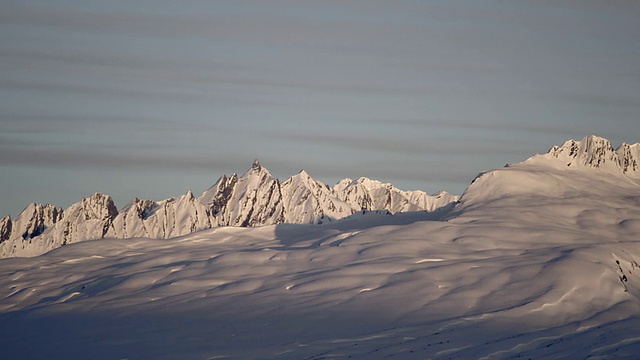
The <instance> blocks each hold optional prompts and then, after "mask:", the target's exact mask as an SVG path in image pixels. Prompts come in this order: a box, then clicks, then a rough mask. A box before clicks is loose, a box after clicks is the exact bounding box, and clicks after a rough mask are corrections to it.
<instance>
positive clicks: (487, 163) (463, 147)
mask: <svg viewBox="0 0 640 360" xmlns="http://www.w3.org/2000/svg"><path fill="white" fill-rule="evenodd" d="M639 18H640V3H639V2H637V1H622V0H612V1H594V0H580V1H578V0H575V1H518V2H514V1H449V0H447V1H369V0H366V1H365V0H363V1H350V2H343V1H307V2H301V1H150V0H148V1H108V2H106V1H87V0H83V1H80V0H77V1H73V0H70V1H63V0H47V1H28V2H27V1H4V2H2V4H0V126H1V128H2V130H1V131H0V183H1V186H0V216H3V215H8V214H11V215H16V214H17V213H18V212H20V211H21V210H22V208H23V207H24V206H25V205H26V204H27V203H29V202H42V203H46V202H50V203H53V204H55V205H57V206H63V207H66V206H68V205H70V204H71V203H73V202H75V201H77V200H79V199H80V198H82V197H85V196H88V195H90V194H91V193H93V192H96V191H100V192H104V193H107V194H110V195H112V196H114V198H115V199H116V202H117V205H118V206H123V205H124V204H125V203H126V202H127V201H128V200H129V199H131V198H132V197H134V196H139V197H145V198H151V199H163V198H166V197H169V196H175V195H179V194H181V193H184V192H186V191H187V190H189V189H191V190H193V191H195V192H196V193H197V192H201V191H204V190H205V189H206V188H207V187H208V186H210V185H212V184H213V182H214V181H215V180H216V179H217V178H218V177H219V176H220V175H222V174H225V173H226V174H230V173H232V172H239V173H242V172H244V171H245V170H246V169H248V168H249V166H250V164H251V162H252V161H253V159H254V158H259V159H260V160H261V162H262V163H263V164H264V165H265V166H266V167H267V168H269V169H270V170H271V172H272V173H273V174H274V175H275V176H276V177H279V178H281V179H285V178H287V177H288V176H290V175H293V174H295V173H297V172H298V171H299V170H300V169H301V168H304V169H306V170H307V171H308V172H309V173H310V174H311V175H312V176H314V177H316V178H318V179H320V180H322V181H324V182H326V183H328V184H333V183H335V182H336V181H338V180H339V179H341V178H343V177H352V178H353V177H359V176H367V177H371V178H376V179H379V180H382V181H386V182H392V183H394V184H395V185H396V186H398V187H400V188H405V189H423V190H426V191H428V192H435V191H437V190H439V189H444V190H448V191H450V192H454V193H461V192H462V191H463V190H464V189H465V188H466V186H467V185H468V184H469V182H470V181H471V180H472V179H473V178H474V177H475V175H476V174H477V173H478V172H480V171H482V170H487V169H491V168H496V167H500V166H502V165H504V164H505V163H508V162H517V161H521V160H524V159H526V158H527V157H529V156H531V155H533V154H535V153H539V152H544V151H546V150H547V149H548V148H549V147H550V146H552V145H554V144H559V143H562V142H563V141H564V140H566V139H569V138H582V137H583V136H585V135H589V134H597V135H601V136H604V137H607V138H609V139H610V140H611V141H612V142H613V143H614V146H616V145H617V144H619V143H621V142H628V143H633V142H638V141H640V133H639V132H638V130H639V129H640V121H639V120H640V67H639V66H638V64H640V37H639V36H638V34H640V21H638V19H639Z"/></svg>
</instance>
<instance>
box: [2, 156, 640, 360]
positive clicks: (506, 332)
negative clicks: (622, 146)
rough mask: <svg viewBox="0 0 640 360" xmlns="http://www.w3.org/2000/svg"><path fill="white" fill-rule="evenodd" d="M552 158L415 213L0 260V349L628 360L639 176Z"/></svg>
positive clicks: (6, 352) (16, 352)
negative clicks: (436, 208) (437, 207)
mask: <svg viewBox="0 0 640 360" xmlns="http://www.w3.org/2000/svg"><path fill="white" fill-rule="evenodd" d="M565 160H566V159H559V158H557V157H555V156H552V155H540V156H536V157H533V158H532V159H529V160H527V161H525V162H523V163H519V164H512V165H510V166H508V167H505V168H502V169H497V170H493V171H489V172H486V173H484V174H482V175H481V176H479V177H478V178H476V180H475V181H474V182H473V183H472V184H471V185H470V186H469V188H468V189H467V191H466V192H465V193H464V194H463V196H462V198H461V199H460V202H459V203H458V204H457V205H456V206H455V207H454V208H453V209H441V210H440V211H436V212H431V213H428V212H409V213H400V214H396V215H388V213H377V212H364V213H362V212H359V213H357V214H354V215H352V216H350V217H347V218H344V219H342V220H337V221H332V222H325V223H323V224H322V225H311V224H277V225H269V226H262V227H252V228H237V227H217V228H211V229H207V230H203V231H199V232H194V233H191V234H188V235H184V236H181V237H178V238H174V239H170V240H158V239H145V238H130V239H102V240H96V241H85V242H80V243H77V244H73V245H69V246H65V247H63V248H60V249H57V250H54V251H52V252H50V253H48V254H46V255H43V256H39V257H33V258H22V259H17V258H12V259H3V260H0V289H4V290H3V291H4V293H2V294H1V296H0V298H1V300H0V324H2V325H1V326H0V349H2V354H3V356H7V357H8V358H21V359H30V358H31V359H37V358H72V359H84V358H87V357H91V358H98V359H100V358H104V359H113V358H128V359H142V358H163V359H184V358H194V359H218V358H229V359H247V358H255V359H258V358H264V359H267V358H278V359H326V358H359V359H383V358H385V359H386V358H398V359H431V358H433V359H505V358H524V359H541V358H553V359H565V358H580V359H584V358H589V359H616V358H625V359H634V358H637V354H640V330H639V329H640V316H639V314H640V265H639V264H640V241H639V240H640V238H639V237H640V184H639V183H638V179H637V178H636V177H634V176H630V174H629V173H628V172H624V171H619V169H614V168H606V167H603V166H599V167H588V166H576V167H573V166H566V163H565V162H564V161H565ZM299 181H304V179H299ZM247 188H248V187H247ZM324 191H325V190H322V191H318V192H317V193H316V194H319V193H322V192H324ZM300 198H302V197H300ZM307 199H308V198H307Z"/></svg>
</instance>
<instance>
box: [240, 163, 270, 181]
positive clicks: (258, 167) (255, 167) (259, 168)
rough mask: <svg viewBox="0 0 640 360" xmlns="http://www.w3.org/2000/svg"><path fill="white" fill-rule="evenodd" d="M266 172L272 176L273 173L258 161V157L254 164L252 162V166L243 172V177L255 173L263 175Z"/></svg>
mask: <svg viewBox="0 0 640 360" xmlns="http://www.w3.org/2000/svg"><path fill="white" fill-rule="evenodd" d="M265 174H266V175H268V176H271V173H270V172H269V170H268V169H267V168H266V167H264V166H263V165H262V164H260V161H258V159H256V160H254V161H253V164H251V168H250V169H249V170H247V171H246V172H245V173H244V174H242V176H241V178H247V177H250V176H255V175H258V176H262V175H265ZM234 175H235V174H234Z"/></svg>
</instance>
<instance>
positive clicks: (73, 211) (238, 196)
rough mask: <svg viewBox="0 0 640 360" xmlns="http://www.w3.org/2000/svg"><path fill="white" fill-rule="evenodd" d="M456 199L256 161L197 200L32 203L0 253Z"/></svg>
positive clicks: (8, 227)
mask: <svg viewBox="0 0 640 360" xmlns="http://www.w3.org/2000/svg"><path fill="white" fill-rule="evenodd" d="M457 199H458V197H457V196H454V195H450V194H448V193H446V192H440V193H438V194H436V195H433V196H431V195H428V194H427V193H425V192H423V191H403V190H399V189H397V188H395V187H394V186H392V185H391V184H383V183H381V182H379V181H375V180H370V179H367V178H360V179H358V180H355V181H353V180H351V179H345V180H342V181H340V182H339V183H338V184H337V185H336V186H335V187H333V188H331V187H329V186H328V185H326V184H324V183H322V182H321V181H319V180H316V179H313V178H312V177H311V176H310V175H309V174H307V173H306V172H305V171H301V172H300V173H298V174H297V175H294V176H292V177H291V178H289V179H288V180H286V181H284V182H282V183H281V182H280V180H278V179H276V178H274V177H273V176H272V175H271V173H270V172H269V170H267V169H266V168H265V167H264V166H262V165H261V164H260V163H259V162H258V161H257V160H256V161H255V162H254V163H253V165H252V166H251V168H250V169H249V170H248V171H247V172H246V173H244V174H243V175H242V176H240V177H238V175H236V174H233V175H231V176H226V175H224V176H222V177H221V178H220V179H219V180H218V181H217V182H216V183H215V184H214V185H213V186H212V187H211V188H209V189H208V190H207V191H205V192H204V193H203V194H202V195H201V196H200V197H198V198H196V197H195V196H194V195H193V194H192V193H191V191H189V192H188V193H187V194H185V195H182V196H178V197H174V198H169V199H166V200H162V201H152V200H142V199H138V198H135V199H133V200H132V201H131V202H130V203H129V204H127V205H125V206H124V207H123V208H122V209H120V210H119V211H118V210H117V209H116V206H115V204H114V202H113V199H112V198H111V197H109V196H107V195H103V194H99V193H96V194H94V195H92V196H90V197H88V198H85V199H83V200H81V201H80V202H78V203H76V204H73V205H72V206H71V207H69V208H68V209H66V210H62V209H59V208H55V207H54V206H52V205H38V204H31V205H29V206H28V207H27V208H26V209H25V210H24V211H23V212H22V213H21V214H20V215H19V216H18V217H17V218H16V220H15V221H12V220H11V218H10V217H5V218H3V219H2V220H0V257H9V256H35V255H39V254H42V253H44V252H46V251H49V250H52V249H55V248H58V247H60V246H63V245H66V244H71V243H76V242H80V241H85V240H93V239H102V238H111V237H113V238H133V237H146V238H154V239H167V238H172V237H176V236H182V235H186V234H189V233H192V232H194V231H199V230H204V229H208V228H211V227H217V226H238V227H248V226H262V225H275V224H282V223H294V224H321V223H325V222H330V221H334V220H337V219H341V218H344V217H346V216H350V215H352V214H354V213H356V212H360V211H363V210H366V211H371V210H385V211H388V212H391V213H397V212H406V211H434V210H436V209H438V208H440V207H443V206H446V205H448V204H450V203H453V202H455V201H456V200H457Z"/></svg>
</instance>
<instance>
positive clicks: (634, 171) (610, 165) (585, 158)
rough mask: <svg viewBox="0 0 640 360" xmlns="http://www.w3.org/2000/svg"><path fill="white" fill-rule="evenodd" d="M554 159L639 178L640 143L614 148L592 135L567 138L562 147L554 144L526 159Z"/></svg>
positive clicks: (604, 140)
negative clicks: (577, 139) (573, 138)
mask: <svg viewBox="0 0 640 360" xmlns="http://www.w3.org/2000/svg"><path fill="white" fill-rule="evenodd" d="M551 159H555V160H557V163H558V164H562V166H566V167H569V168H598V169H602V170H607V171H611V172H614V173H623V174H625V175H627V176H629V177H640V167H639V166H638V162H640V143H636V144H633V145H629V144H626V143H622V144H621V145H620V146H619V147H618V148H617V149H614V148H613V146H612V145H611V142H610V141H609V140H607V139H605V138H602V137H599V136H595V135H591V136H587V137H585V138H583V139H582V140H579V141H576V140H568V141H566V142H565V143H564V144H563V145H562V146H554V147H552V148H551V149H550V150H549V152H548V153H547V154H544V155H538V156H534V157H533V158H531V159H529V160H527V161H529V162H530V163H535V162H540V161H542V162H543V163H552V162H549V161H548V160H551Z"/></svg>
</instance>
